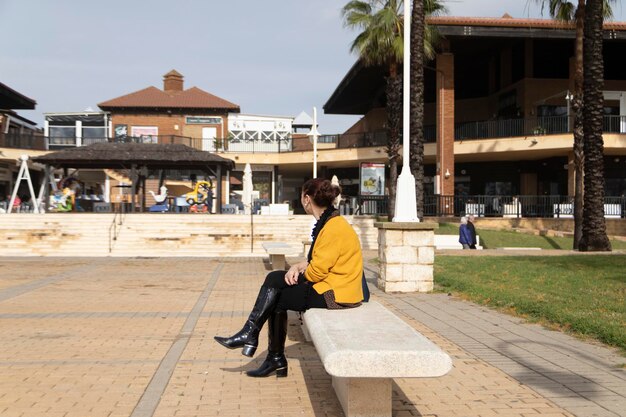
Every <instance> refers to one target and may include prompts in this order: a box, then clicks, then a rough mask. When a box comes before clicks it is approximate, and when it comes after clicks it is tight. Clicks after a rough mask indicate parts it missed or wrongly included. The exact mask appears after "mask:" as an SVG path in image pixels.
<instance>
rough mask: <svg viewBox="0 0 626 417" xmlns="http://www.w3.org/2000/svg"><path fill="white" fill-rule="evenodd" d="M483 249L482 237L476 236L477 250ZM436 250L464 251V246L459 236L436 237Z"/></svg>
mask: <svg viewBox="0 0 626 417" xmlns="http://www.w3.org/2000/svg"><path fill="white" fill-rule="evenodd" d="M482 248H483V247H482V246H480V236H478V235H476V249H482ZM435 249H463V245H461V244H460V243H459V236H458V235H435Z"/></svg>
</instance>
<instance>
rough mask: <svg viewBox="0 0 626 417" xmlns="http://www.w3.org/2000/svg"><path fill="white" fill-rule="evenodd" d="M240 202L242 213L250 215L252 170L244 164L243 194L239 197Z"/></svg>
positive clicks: (248, 165)
mask: <svg viewBox="0 0 626 417" xmlns="http://www.w3.org/2000/svg"><path fill="white" fill-rule="evenodd" d="M241 202H242V203H243V207H244V213H245V214H250V212H251V211H252V210H251V208H252V168H250V164H249V163H248V164H246V168H245V169H244V170H243V193H242V195H241Z"/></svg>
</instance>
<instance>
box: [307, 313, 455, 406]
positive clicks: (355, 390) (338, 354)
mask: <svg viewBox="0 0 626 417" xmlns="http://www.w3.org/2000/svg"><path fill="white" fill-rule="evenodd" d="M303 323H304V328H303V330H304V332H305V335H306V337H307V340H310V341H312V342H313V343H314V345H315V348H316V349H317V353H318V354H319V356H320V359H321V360H322V363H323V364H324V368H325V369H326V372H328V373H329V374H330V375H331V376H332V383H333V388H334V389H335V392H336V393H337V398H338V399H339V402H340V403H341V406H342V407H343V410H344V413H345V415H346V417H356V416H380V417H385V416H388V417H390V416H391V409H392V404H391V401H392V400H391V395H392V394H391V386H392V379H393V378H426V377H437V376H442V375H445V374H446V373H448V371H450V369H451V368H452V360H451V359H450V356H448V354H446V353H445V352H443V351H442V350H441V349H439V347H437V346H436V345H435V344H434V343H432V342H431V341H430V340H428V339H427V338H426V337H424V336H422V335H421V334H420V333H418V332H417V331H416V330H415V329H413V328H412V327H410V326H409V325H408V324H406V323H405V322H404V321H402V320H401V319H400V318H398V317H397V316H395V315H394V314H393V313H392V312H391V311H389V310H388V309H387V308H385V307H383V306H382V305H381V304H379V303H377V302H374V301H371V302H369V303H365V304H363V305H362V306H360V307H358V308H354V309H348V310H325V309H310V310H307V311H306V312H305V313H304V314H303Z"/></svg>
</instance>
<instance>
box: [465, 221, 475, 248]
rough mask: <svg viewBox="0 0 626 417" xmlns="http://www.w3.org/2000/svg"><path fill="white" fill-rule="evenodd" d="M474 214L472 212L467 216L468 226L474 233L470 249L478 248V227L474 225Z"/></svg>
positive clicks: (471, 232) (472, 233)
mask: <svg viewBox="0 0 626 417" xmlns="http://www.w3.org/2000/svg"><path fill="white" fill-rule="evenodd" d="M474 219H475V217H474V215H473V214H470V215H469V216H468V217H467V228H468V229H469V231H470V234H471V235H472V243H471V244H470V247H469V248H470V249H476V228H475V227H474Z"/></svg>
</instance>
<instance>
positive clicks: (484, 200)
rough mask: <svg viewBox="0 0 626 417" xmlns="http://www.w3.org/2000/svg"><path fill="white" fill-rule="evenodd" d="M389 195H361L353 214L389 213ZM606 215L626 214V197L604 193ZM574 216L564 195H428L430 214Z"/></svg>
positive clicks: (427, 213)
mask: <svg viewBox="0 0 626 417" xmlns="http://www.w3.org/2000/svg"><path fill="white" fill-rule="evenodd" d="M388 199H389V197H388V196H359V197H358V203H357V204H358V207H357V208H356V209H355V210H354V214H367V215H387V210H388V207H389V205H388ZM604 213H605V217H606V218H626V197H605V199H604ZM469 214H473V215H475V216H477V217H504V218H521V217H535V218H573V215H574V198H573V197H571V196H562V195H523V196H502V195H498V196H494V195H472V196H451V195H426V196H424V215H425V216H428V217H445V216H451V217H460V216H465V215H469Z"/></svg>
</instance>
